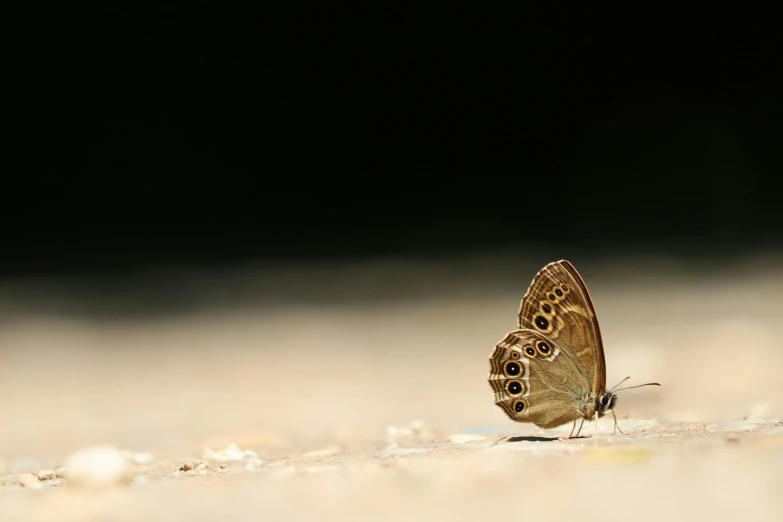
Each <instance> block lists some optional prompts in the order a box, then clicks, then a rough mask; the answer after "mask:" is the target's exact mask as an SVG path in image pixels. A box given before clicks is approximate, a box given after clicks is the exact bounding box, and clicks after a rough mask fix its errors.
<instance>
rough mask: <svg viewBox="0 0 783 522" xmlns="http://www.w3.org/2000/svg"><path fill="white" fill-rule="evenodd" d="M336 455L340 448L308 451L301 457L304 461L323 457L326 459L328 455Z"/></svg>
mask: <svg viewBox="0 0 783 522" xmlns="http://www.w3.org/2000/svg"><path fill="white" fill-rule="evenodd" d="M338 453H340V448H338V447H336V446H330V447H328V448H323V449H319V450H314V451H308V452H307V453H303V454H302V457H303V458H306V459H312V458H323V457H328V456H330V455H336V454H338Z"/></svg>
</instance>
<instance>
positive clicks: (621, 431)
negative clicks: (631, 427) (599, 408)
mask: <svg viewBox="0 0 783 522" xmlns="http://www.w3.org/2000/svg"><path fill="white" fill-rule="evenodd" d="M611 411H612V417H614V427H615V429H617V431H619V432H620V433H622V434H623V435H628V434H627V433H625V432H624V431H623V430H621V429H620V426H618V424H617V415H615V414H614V410H611ZM612 434H613V435H614V432H612Z"/></svg>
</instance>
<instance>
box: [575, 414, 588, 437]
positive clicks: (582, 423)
mask: <svg viewBox="0 0 783 522" xmlns="http://www.w3.org/2000/svg"><path fill="white" fill-rule="evenodd" d="M574 424H576V421H574ZM584 424H585V419H584V417H582V422H580V423H579V429H578V430H576V436H577V437H578V436H579V433H580V432H581V431H582V426H584Z"/></svg>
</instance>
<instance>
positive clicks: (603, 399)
mask: <svg viewBox="0 0 783 522" xmlns="http://www.w3.org/2000/svg"><path fill="white" fill-rule="evenodd" d="M608 402H609V397H607V396H606V395H604V396H602V397H601V406H606V405H607V403H608Z"/></svg>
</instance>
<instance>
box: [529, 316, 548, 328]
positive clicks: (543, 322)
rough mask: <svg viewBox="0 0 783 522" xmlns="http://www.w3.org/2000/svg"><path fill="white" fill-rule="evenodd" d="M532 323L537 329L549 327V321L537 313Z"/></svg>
mask: <svg viewBox="0 0 783 522" xmlns="http://www.w3.org/2000/svg"><path fill="white" fill-rule="evenodd" d="M533 323H534V324H535V325H536V328H538V329H539V330H546V329H547V328H549V321H547V319H546V317H544V316H543V315H537V316H536V318H535V320H534V321H533Z"/></svg>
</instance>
